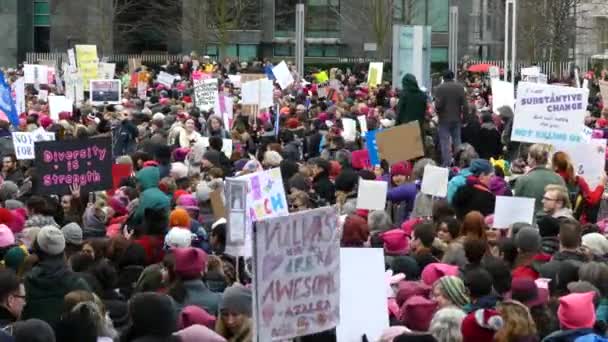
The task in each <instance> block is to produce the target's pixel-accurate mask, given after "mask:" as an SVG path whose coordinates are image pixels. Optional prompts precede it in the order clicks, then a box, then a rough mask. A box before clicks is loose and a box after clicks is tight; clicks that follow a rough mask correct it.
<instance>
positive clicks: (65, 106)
mask: <svg viewBox="0 0 608 342" xmlns="http://www.w3.org/2000/svg"><path fill="white" fill-rule="evenodd" d="M48 100H49V116H50V117H51V119H53V121H59V113H61V112H68V113H72V110H73V109H72V108H73V107H72V100H70V99H68V98H67V97H65V96H60V95H56V96H49V98H48Z"/></svg>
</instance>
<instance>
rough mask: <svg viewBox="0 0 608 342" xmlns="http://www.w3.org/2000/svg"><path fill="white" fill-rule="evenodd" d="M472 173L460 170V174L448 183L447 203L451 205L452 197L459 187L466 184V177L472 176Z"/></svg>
mask: <svg viewBox="0 0 608 342" xmlns="http://www.w3.org/2000/svg"><path fill="white" fill-rule="evenodd" d="M472 175H473V173H471V171H469V169H468V168H466V169H462V170H460V172H459V173H458V174H457V175H456V176H454V177H453V178H452V179H450V181H449V182H448V203H449V204H452V200H453V199H454V195H456V192H457V191H458V189H460V188H461V187H463V186H465V185H466V184H467V177H469V176H472Z"/></svg>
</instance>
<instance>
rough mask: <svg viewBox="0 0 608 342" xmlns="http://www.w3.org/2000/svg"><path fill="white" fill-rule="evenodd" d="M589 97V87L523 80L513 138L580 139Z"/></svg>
mask: <svg viewBox="0 0 608 342" xmlns="http://www.w3.org/2000/svg"><path fill="white" fill-rule="evenodd" d="M588 97H589V91H588V90H587V89H581V88H572V87H561V86H554V85H546V84H538V83H529V82H519V84H518V86H517V106H516V107H515V118H514V119H513V120H514V121H513V131H512V133H511V140H513V141H520V142H529V143H544V144H576V143H580V142H581V136H580V128H581V125H582V124H584V122H585V115H586V111H587V98H588Z"/></svg>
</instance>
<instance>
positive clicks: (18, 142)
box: [12, 132, 55, 160]
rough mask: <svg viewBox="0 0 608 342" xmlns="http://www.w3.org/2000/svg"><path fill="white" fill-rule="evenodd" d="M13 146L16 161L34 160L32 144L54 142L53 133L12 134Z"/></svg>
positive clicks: (34, 154)
mask: <svg viewBox="0 0 608 342" xmlns="http://www.w3.org/2000/svg"><path fill="white" fill-rule="evenodd" d="M12 135H13V146H14V148H15V155H16V156H17V159H18V160H32V159H36V153H35V151H34V143H35V142H37V141H54V140H55V133H53V132H44V134H42V133H38V134H35V132H12Z"/></svg>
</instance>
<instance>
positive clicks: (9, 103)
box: [0, 71, 19, 127]
mask: <svg viewBox="0 0 608 342" xmlns="http://www.w3.org/2000/svg"><path fill="white" fill-rule="evenodd" d="M0 111H2V112H4V114H5V115H6V118H7V119H8V120H9V121H10V123H11V124H12V125H13V126H15V127H18V126H19V115H18V114H17V108H16V107H15V101H14V100H13V96H12V95H11V86H9V85H8V84H7V83H6V80H5V79H4V73H2V72H1V71H0Z"/></svg>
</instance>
